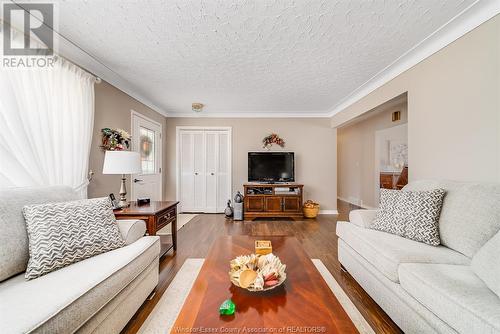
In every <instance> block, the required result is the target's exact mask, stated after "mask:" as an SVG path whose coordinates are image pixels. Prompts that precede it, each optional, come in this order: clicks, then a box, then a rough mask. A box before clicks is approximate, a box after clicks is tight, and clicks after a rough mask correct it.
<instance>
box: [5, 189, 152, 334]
mask: <svg viewBox="0 0 500 334" xmlns="http://www.w3.org/2000/svg"><path fill="white" fill-rule="evenodd" d="M72 199H76V194H75V193H74V192H73V191H72V190H71V189H70V188H66V187H50V188H31V189H27V188H18V189H10V190H2V191H0V332H1V333H74V332H78V333H119V332H120V331H121V330H122V329H123V327H124V326H125V325H126V324H127V322H128V321H129V320H130V319H131V318H132V316H133V315H134V313H135V312H136V311H137V309H138V308H139V307H140V306H141V305H142V303H143V302H144V301H145V300H146V298H147V297H148V295H149V294H150V293H151V292H152V291H153V290H154V288H155V287H156V285H157V284H158V270H159V265H158V262H159V253H160V243H159V238H158V237H144V233H145V231H146V227H145V223H144V222H143V221H141V220H135V221H118V226H119V228H120V231H121V233H122V236H123V238H124V240H125V242H126V245H125V246H124V247H122V248H119V249H116V250H113V251H111V252H107V253H104V254H100V255H97V256H95V257H92V258H89V259H86V260H83V261H81V262H78V263H75V264H72V265H70V266H68V267H65V268H62V269H59V270H56V271H54V272H51V273H49V274H47V275H44V276H42V277H40V278H37V279H34V280H30V281H28V280H26V279H25V278H24V271H25V270H26V264H27V261H28V238H27V234H26V226H25V221H24V218H23V215H22V211H21V210H22V207H23V206H24V205H27V204H38V203H50V202H62V201H68V200H72Z"/></svg>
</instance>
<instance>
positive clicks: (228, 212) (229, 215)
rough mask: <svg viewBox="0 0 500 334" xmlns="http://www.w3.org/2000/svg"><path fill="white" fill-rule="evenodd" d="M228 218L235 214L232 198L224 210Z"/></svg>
mask: <svg viewBox="0 0 500 334" xmlns="http://www.w3.org/2000/svg"><path fill="white" fill-rule="evenodd" d="M224 214H225V215H226V218H231V217H232V216H233V208H232V207H231V200H229V201H227V207H226V209H225V210H224Z"/></svg>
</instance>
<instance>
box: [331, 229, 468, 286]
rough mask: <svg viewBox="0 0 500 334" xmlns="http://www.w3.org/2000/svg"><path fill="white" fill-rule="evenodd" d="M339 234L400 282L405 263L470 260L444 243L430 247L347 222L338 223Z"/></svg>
mask: <svg viewBox="0 0 500 334" xmlns="http://www.w3.org/2000/svg"><path fill="white" fill-rule="evenodd" d="M337 235H338V236H339V238H341V239H342V240H344V241H345V242H346V243H347V244H348V245H349V246H350V247H351V248H353V249H354V250H355V251H356V252H358V253H359V255H361V256H362V257H364V258H365V259H366V260H367V261H368V262H370V263H372V264H373V265H374V266H375V267H376V268H378V269H379V270H380V272H381V273H382V274H384V276H386V277H387V278H388V279H390V280H391V281H393V282H396V283H397V282H399V275H398V267H399V265H400V264H402V263H450V264H469V263H470V259H469V258H468V257H466V256H464V255H462V254H460V253H458V252H455V251H454V250H452V249H449V248H446V247H444V246H430V245H426V244H424V243H421V242H417V241H413V240H409V239H405V238H402V237H398V236H397V235H394V234H389V233H385V232H381V231H376V230H371V229H366V228H362V227H359V226H356V225H354V224H351V223H347V222H338V223H337Z"/></svg>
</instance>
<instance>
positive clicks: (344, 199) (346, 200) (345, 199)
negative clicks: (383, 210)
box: [337, 196, 378, 210]
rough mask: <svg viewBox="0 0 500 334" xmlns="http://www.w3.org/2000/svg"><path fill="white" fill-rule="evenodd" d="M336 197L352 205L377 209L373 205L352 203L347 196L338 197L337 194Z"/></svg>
mask: <svg viewBox="0 0 500 334" xmlns="http://www.w3.org/2000/svg"><path fill="white" fill-rule="evenodd" d="M337 199H339V200H341V201H342V202H346V203H349V204H352V205H356V206H359V207H360V208H362V209H368V210H376V209H378V208H375V207H373V206H369V205H364V204H361V205H360V204H358V203H353V202H352V201H349V200H348V199H347V198H344V197H340V196H338V197H337Z"/></svg>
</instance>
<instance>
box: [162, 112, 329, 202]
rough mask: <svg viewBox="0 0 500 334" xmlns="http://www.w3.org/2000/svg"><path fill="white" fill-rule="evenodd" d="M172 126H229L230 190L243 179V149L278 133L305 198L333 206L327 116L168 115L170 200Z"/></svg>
mask: <svg viewBox="0 0 500 334" xmlns="http://www.w3.org/2000/svg"><path fill="white" fill-rule="evenodd" d="M176 126H230V127H232V151H233V157H232V165H233V173H232V174H233V175H232V182H233V186H232V189H233V193H234V192H236V190H242V184H243V183H245V182H246V181H247V174H248V171H247V153H248V152H249V151H259V150H262V139H263V138H264V137H265V136H266V135H268V134H269V133H271V132H276V133H278V134H279V135H280V136H281V137H282V138H283V139H284V140H285V142H286V146H285V148H284V149H281V148H278V149H279V150H285V151H293V152H295V178H296V181H297V182H300V183H303V184H304V185H305V186H304V192H305V194H304V195H305V199H309V198H310V199H313V200H316V201H317V202H319V203H320V205H321V206H322V209H323V210H334V209H336V208H337V203H336V199H337V184H336V177H337V171H336V165H337V164H336V150H337V146H336V130H335V129H332V128H331V127H330V120H329V119H294V118H289V119H267V118H266V119H258V118H251V119H245V118H229V119H217V118H168V119H167V131H166V140H167V149H166V154H165V156H166V157H167V159H166V160H167V165H166V166H165V167H166V170H167V177H166V179H165V180H166V183H167V184H166V187H167V192H166V193H167V196H166V198H167V199H172V200H173V199H175V196H176V163H175V160H176V133H175V132H176ZM273 150H276V147H275V146H273Z"/></svg>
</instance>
